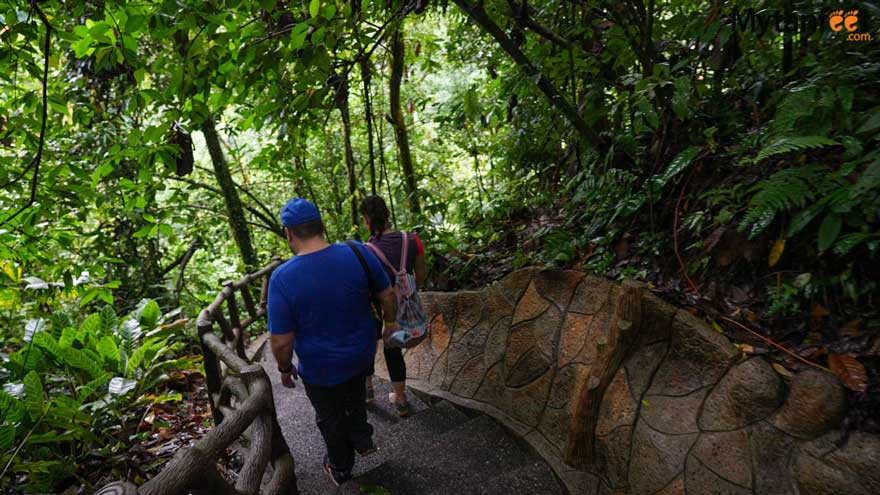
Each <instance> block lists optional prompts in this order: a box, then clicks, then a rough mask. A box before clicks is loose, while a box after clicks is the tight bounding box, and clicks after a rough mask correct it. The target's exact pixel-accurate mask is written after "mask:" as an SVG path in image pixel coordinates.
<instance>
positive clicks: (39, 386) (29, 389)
mask: <svg viewBox="0 0 880 495" xmlns="http://www.w3.org/2000/svg"><path fill="white" fill-rule="evenodd" d="M45 404H46V396H45V393H44V392H43V382H41V381H40V376H39V375H37V372H36V371H31V372H29V373H28V374H27V375H26V376H25V377H24V406H25V408H26V409H27V411H28V414H30V416H31V419H32V420H34V421H36V420H38V419H39V418H40V416H42V415H43V411H44V408H45Z"/></svg>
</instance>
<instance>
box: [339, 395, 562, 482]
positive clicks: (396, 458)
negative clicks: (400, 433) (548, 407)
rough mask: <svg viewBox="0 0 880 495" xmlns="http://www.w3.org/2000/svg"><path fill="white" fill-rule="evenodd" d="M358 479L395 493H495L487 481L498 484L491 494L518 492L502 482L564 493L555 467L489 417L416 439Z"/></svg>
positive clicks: (471, 420)
mask: <svg viewBox="0 0 880 495" xmlns="http://www.w3.org/2000/svg"><path fill="white" fill-rule="evenodd" d="M450 407H451V406H450ZM452 409H454V408H452ZM422 414H424V413H422ZM459 414H463V413H461V412H459ZM416 418H417V417H414V418H412V419H416ZM536 464H537V465H536ZM541 466H543V468H544V471H543V472H542V471H541V469H539V468H540V467H541ZM356 481H357V483H358V484H362V485H369V484H375V485H379V486H382V487H384V488H386V489H387V490H389V491H390V492H391V493H392V494H398V493H400V494H404V493H405V494H412V495H419V494H432V495H440V494H454V495H470V494H473V495H477V494H484V493H490V492H488V491H487V484H488V485H492V486H495V485H497V488H495V489H493V490H496V491H493V492H491V493H499V494H502V493H504V495H507V494H509V493H512V492H510V491H503V492H502V491H500V490H502V487H503V486H505V485H507V486H510V485H513V484H516V486H523V487H529V486H539V487H542V491H540V492H532V493H562V491H561V489H560V488H559V486H558V484H556V481H555V479H554V478H553V475H552V473H551V472H550V470H549V467H547V466H546V465H545V464H543V462H540V461H536V460H535V458H534V457H533V456H532V455H531V454H530V453H529V452H528V451H526V450H525V449H524V448H523V447H522V446H520V445H519V444H518V442H517V441H516V440H515V439H514V438H513V437H512V436H511V435H510V434H509V433H508V432H507V431H506V430H505V429H504V428H503V427H502V426H501V425H499V424H498V423H496V422H495V421H494V420H492V419H490V418H488V417H484V416H481V417H478V418H475V419H470V420H468V421H467V422H466V423H464V424H462V425H461V426H458V427H456V428H454V429H452V430H450V431H448V432H446V433H444V434H441V435H423V436H421V437H419V438H416V439H414V440H413V442H412V443H410V444H408V445H407V446H406V447H405V448H403V449H402V450H401V451H399V452H396V453H395V455H393V456H389V457H387V460H386V461H385V462H383V463H382V464H381V465H379V466H377V467H376V468H374V469H371V470H369V471H368V472H366V473H364V474H362V475H360V476H358V477H357V480H356ZM513 493H518V492H513Z"/></svg>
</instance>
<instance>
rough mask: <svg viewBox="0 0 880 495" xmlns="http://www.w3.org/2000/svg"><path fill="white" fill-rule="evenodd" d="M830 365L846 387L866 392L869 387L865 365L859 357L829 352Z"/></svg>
mask: <svg viewBox="0 0 880 495" xmlns="http://www.w3.org/2000/svg"><path fill="white" fill-rule="evenodd" d="M828 366H829V367H830V368H831V371H832V372H833V373H834V374H835V375H837V378H840V381H841V382H842V383H843V385H844V386H845V387H846V388H848V389H850V390H854V391H856V392H864V391H865V390H867V389H868V376H867V373H866V372H865V366H864V365H862V363H860V362H859V360H858V359H856V358H854V357H852V356H848V355H846V354H834V353H829V354H828Z"/></svg>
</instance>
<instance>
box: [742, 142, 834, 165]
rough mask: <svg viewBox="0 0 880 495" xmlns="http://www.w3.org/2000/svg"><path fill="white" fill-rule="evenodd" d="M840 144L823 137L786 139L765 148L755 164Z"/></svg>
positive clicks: (759, 153)
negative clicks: (783, 155) (793, 152)
mask: <svg viewBox="0 0 880 495" xmlns="http://www.w3.org/2000/svg"><path fill="white" fill-rule="evenodd" d="M835 144H839V143H838V142H837V141H835V140H833V139H829V138H826V137H823V136H801V137H784V138H781V139H777V140H776V141H774V142H772V143H770V144H768V145H767V146H764V149H762V150H761V151H760V152H758V156H756V157H755V163H759V162H761V161H763V160H766V159H767V158H769V157H771V156H773V155H779V154H782V153H789V152H791V151H803V150H807V149H811V148H821V147H823V146H832V145H835Z"/></svg>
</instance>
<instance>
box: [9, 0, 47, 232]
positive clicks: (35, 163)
mask: <svg viewBox="0 0 880 495" xmlns="http://www.w3.org/2000/svg"><path fill="white" fill-rule="evenodd" d="M31 8H33V9H34V11H35V12H36V13H37V15H38V16H39V17H40V20H41V21H42V22H43V25H44V26H46V40H45V42H44V43H43V81H42V83H43V108H42V110H41V123H40V142H39V145H37V154H36V155H34V158H33V159H32V160H31V162H30V163H29V164H28V166H27V167H25V169H24V171H23V172H22V173H21V174H19V176H18V177H16V178H15V179H13V180H12V181H11V182H9V183H7V184H4V185H3V187H2V188H3V189H5V188H6V186H8V185H10V184H12V183H14V182H17V181H18V180H20V179H21V178H22V177H24V176H25V174H27V173H28V171H30V170H31V169H33V170H34V176H33V177H32V178H31V193H30V198H29V199H28V201H27V203H25V204H24V205H22V206H21V208H19V209H18V210H16V211H15V212H14V213H13V214H12V215H9V216H8V217H6V218H4V219H3V222H2V223H0V226H2V225H6V224H8V223H9V222H11V221H12V220H13V219H14V218H15V217H17V216H18V215H20V214H21V213H22V212H23V211H25V210H27V209H28V208H30V207H31V205H33V204H34V201H36V199H37V184H38V183H39V177H40V162H42V161H43V147H44V146H45V144H46V120H48V118H49V111H48V109H49V102H48V99H49V98H48V94H47V92H48V82H49V55H50V48H51V41H52V25H51V24H49V19H47V18H46V14H44V13H43V11H42V10H41V9H40V7H39V5H37V2H36V0H33V1H31Z"/></svg>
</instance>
